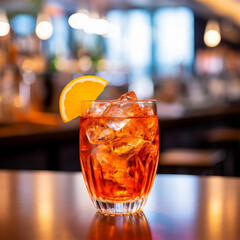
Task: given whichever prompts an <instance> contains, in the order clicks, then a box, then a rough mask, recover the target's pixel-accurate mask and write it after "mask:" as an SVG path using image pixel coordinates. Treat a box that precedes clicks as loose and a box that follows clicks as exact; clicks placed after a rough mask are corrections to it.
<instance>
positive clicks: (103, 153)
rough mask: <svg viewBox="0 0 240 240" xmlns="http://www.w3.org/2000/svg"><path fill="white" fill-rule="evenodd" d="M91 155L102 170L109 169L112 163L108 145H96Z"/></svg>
mask: <svg viewBox="0 0 240 240" xmlns="http://www.w3.org/2000/svg"><path fill="white" fill-rule="evenodd" d="M92 155H93V156H94V157H95V158H96V159H97V161H98V162H99V164H100V165H101V166H102V168H103V169H106V170H107V169H109V168H111V164H110V163H111V162H112V150H111V147H110V145H106V144H100V145H97V146H96V147H95V148H94V149H93V151H92Z"/></svg>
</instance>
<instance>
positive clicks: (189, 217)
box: [0, 171, 240, 240]
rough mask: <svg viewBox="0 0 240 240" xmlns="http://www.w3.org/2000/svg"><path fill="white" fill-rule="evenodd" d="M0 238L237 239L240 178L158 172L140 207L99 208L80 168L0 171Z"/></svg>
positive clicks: (238, 231) (15, 239)
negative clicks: (122, 212) (135, 211)
mask: <svg viewBox="0 0 240 240" xmlns="http://www.w3.org/2000/svg"><path fill="white" fill-rule="evenodd" d="M0 239H1V240H13V239H14V240H18V239H19V240H38V239H39V240H55V239H56V240H72V239H78V240H85V239H87V240H95V239H103V240H108V239H114V240H115V239H130V240H135V239H137V240H141V239H144V240H151V239H154V240H158V239H166V240H171V239H178V240H185V239H186V240H195V239H202V240H208V239H209V240H216V239H223V240H237V239H240V179H238V178H224V177H197V176H185V175H157V177H156V180H155V183H154V186H153V189H152V191H151V194H150V197H149V199H148V202H147V204H146V206H145V207H144V209H143V213H142V214H139V215H132V216H124V217H121V216H117V217H114V216H104V215H102V214H100V213H97V212H96V210H95V208H94V207H93V205H92V203H91V200H90V198H89V196H88V193H87V191H86V188H85V185H84V181H83V177H82V174H81V173H62V172H47V171H42V172H40V171H0Z"/></svg>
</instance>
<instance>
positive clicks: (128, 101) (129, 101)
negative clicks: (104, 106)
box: [82, 99, 157, 103]
mask: <svg viewBox="0 0 240 240" xmlns="http://www.w3.org/2000/svg"><path fill="white" fill-rule="evenodd" d="M82 101H83V102H88V103H157V100H156V99H143V100H127V101H121V100H118V99H116V100H82Z"/></svg>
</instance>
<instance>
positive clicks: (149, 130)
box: [143, 117, 158, 142]
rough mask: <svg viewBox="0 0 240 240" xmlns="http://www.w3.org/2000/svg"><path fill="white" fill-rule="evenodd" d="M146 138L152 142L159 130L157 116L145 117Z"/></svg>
mask: <svg viewBox="0 0 240 240" xmlns="http://www.w3.org/2000/svg"><path fill="white" fill-rule="evenodd" d="M143 129H144V139H145V140H148V141H150V142H152V141H153V140H154V139H155V136H156V134H157V131H158V119H157V118H156V117H148V118H144V121H143Z"/></svg>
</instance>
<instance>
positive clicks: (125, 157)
mask: <svg viewBox="0 0 240 240" xmlns="http://www.w3.org/2000/svg"><path fill="white" fill-rule="evenodd" d="M84 105H85V106H86V109H88V110H87V113H86V114H85V115H84V116H82V117H81V119H80V134H79V145H80V162H81V168H82V172H83V177H84V180H85V184H86V187H87V190H88V192H89V195H90V197H91V200H92V202H93V204H94V206H95V207H96V208H97V210H98V211H100V212H101V213H104V214H115V215H123V214H133V213H136V212H139V211H141V209H142V208H143V206H144V205H145V203H146V201H147V198H148V195H149V192H150V190H151V188H152V185H153V182H154V178H155V175H156V170H157V165H158V156H159V130H158V117H157V115H156V112H157V111H156V101H155V100H136V101H129V100H128V101H119V100H118V101H85V102H84Z"/></svg>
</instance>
